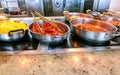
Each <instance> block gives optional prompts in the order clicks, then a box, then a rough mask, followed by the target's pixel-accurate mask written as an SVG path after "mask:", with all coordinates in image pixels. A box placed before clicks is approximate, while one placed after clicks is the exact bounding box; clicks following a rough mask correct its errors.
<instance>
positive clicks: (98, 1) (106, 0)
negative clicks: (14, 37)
mask: <svg viewBox="0 0 120 75" xmlns="http://www.w3.org/2000/svg"><path fill="white" fill-rule="evenodd" d="M109 6H110V0H94V5H93V10H96V11H100V12H103V11H106V9H108V8H109Z"/></svg>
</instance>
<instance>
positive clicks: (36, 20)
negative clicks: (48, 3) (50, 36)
mask: <svg viewBox="0 0 120 75" xmlns="http://www.w3.org/2000/svg"><path fill="white" fill-rule="evenodd" d="M30 12H31V14H32V17H33V18H34V22H35V23H36V24H37V26H38V29H39V31H40V32H41V33H42V34H44V32H43V30H42V29H41V28H40V25H39V23H38V19H37V18H36V17H35V15H34V13H33V12H32V11H30Z"/></svg>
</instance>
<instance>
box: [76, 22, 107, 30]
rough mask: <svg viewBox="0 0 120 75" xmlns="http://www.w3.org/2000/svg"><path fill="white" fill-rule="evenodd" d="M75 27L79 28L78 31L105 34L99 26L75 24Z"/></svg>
mask: <svg viewBox="0 0 120 75" xmlns="http://www.w3.org/2000/svg"><path fill="white" fill-rule="evenodd" d="M75 27H77V28H80V29H85V30H90V31H94V32H106V30H105V29H103V28H101V27H99V26H95V25H92V24H76V25H75Z"/></svg>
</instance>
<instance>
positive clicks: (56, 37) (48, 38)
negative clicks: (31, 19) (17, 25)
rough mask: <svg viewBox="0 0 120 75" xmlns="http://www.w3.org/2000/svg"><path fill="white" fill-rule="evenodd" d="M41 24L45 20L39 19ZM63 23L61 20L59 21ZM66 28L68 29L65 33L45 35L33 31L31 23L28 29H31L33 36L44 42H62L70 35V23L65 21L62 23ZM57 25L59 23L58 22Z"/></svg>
mask: <svg viewBox="0 0 120 75" xmlns="http://www.w3.org/2000/svg"><path fill="white" fill-rule="evenodd" d="M39 23H40V25H41V24H42V23H44V21H43V20H40V21H39ZM59 23H61V22H59ZM61 24H62V25H63V26H64V28H65V29H66V30H67V31H66V32H65V33H64V34H60V35H45V34H37V33H35V32H33V31H32V30H31V26H32V24H31V25H29V28H28V30H29V31H30V33H31V35H32V36H33V38H35V39H37V40H39V41H41V42H43V43H59V42H62V41H64V40H65V39H67V37H68V36H69V35H70V28H69V26H68V25H66V24H64V23H61ZM56 25H57V24H56Z"/></svg>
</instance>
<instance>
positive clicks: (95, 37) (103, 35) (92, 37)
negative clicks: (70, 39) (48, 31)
mask: <svg viewBox="0 0 120 75" xmlns="http://www.w3.org/2000/svg"><path fill="white" fill-rule="evenodd" d="M86 23H87V24H92V25H95V26H99V27H101V28H103V29H105V30H107V31H106V32H94V31H90V30H86V29H82V28H76V27H75V25H76V24H86ZM70 24H71V29H72V30H73V31H74V32H75V33H76V34H77V35H78V36H79V37H81V38H83V39H85V40H87V41H90V42H94V43H104V42H107V41H109V40H110V39H112V38H113V37H114V34H115V32H116V31H117V28H116V27H115V26H114V25H111V24H108V23H105V22H103V21H99V20H95V19H90V18H76V19H73V20H71V21H70Z"/></svg>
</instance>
